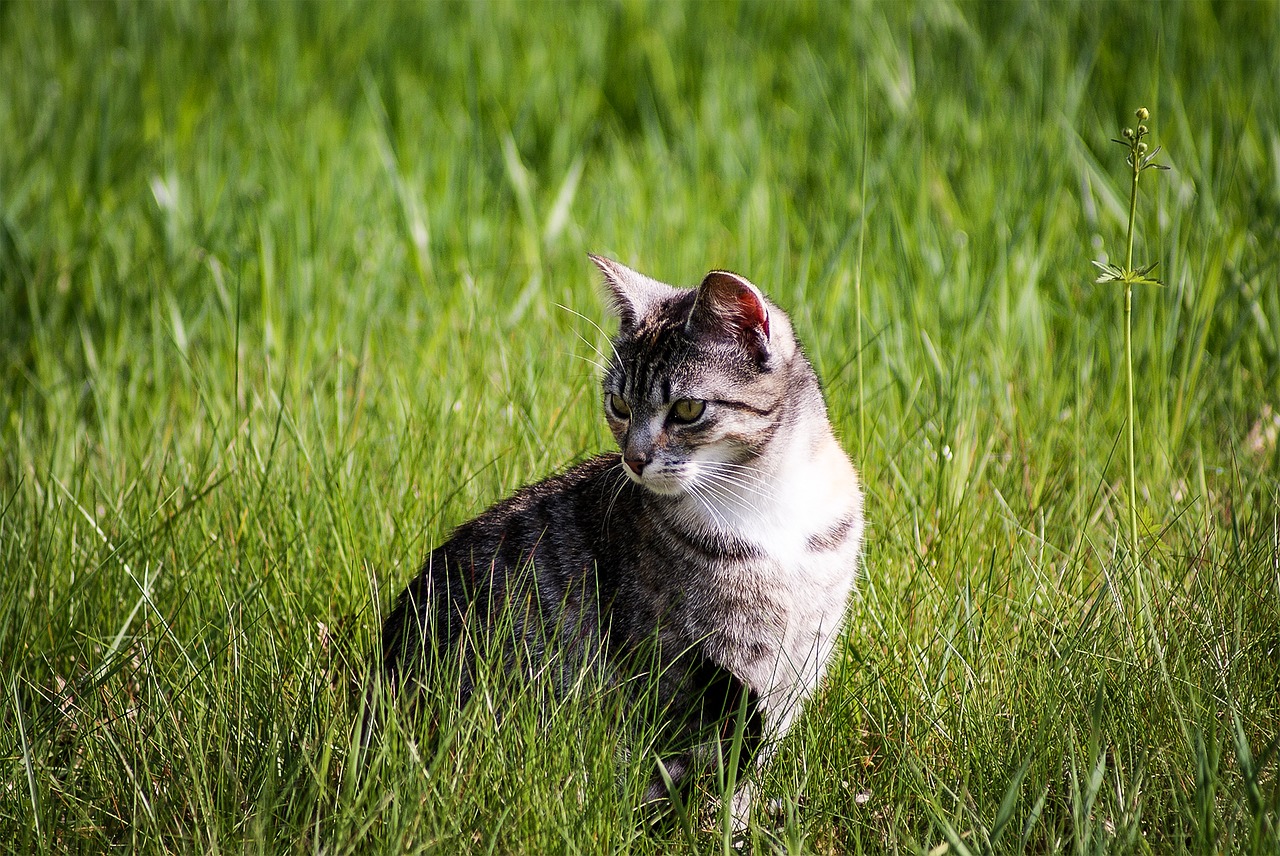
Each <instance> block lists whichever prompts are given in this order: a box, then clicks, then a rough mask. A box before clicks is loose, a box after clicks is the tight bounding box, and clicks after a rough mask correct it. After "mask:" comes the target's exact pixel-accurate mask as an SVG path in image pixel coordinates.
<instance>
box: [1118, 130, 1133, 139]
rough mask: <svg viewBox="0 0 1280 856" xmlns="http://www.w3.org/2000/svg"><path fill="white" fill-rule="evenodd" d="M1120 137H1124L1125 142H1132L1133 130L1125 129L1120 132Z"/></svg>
mask: <svg viewBox="0 0 1280 856" xmlns="http://www.w3.org/2000/svg"><path fill="white" fill-rule="evenodd" d="M1120 136H1122V137H1124V138H1125V139H1126V140H1132V139H1133V128H1125V129H1124V130H1123V131H1121V132H1120Z"/></svg>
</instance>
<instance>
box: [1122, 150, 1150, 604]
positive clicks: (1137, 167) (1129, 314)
mask: <svg viewBox="0 0 1280 856" xmlns="http://www.w3.org/2000/svg"><path fill="white" fill-rule="evenodd" d="M1129 159H1130V161H1131V162H1132V166H1133V182H1132V184H1131V186H1130V190H1129V232H1128V235H1127V236H1126V238H1125V245H1126V250H1125V260H1124V269H1125V272H1126V274H1127V276H1132V273H1133V224H1134V221H1135V220H1136V219H1137V215H1138V177H1139V176H1140V175H1141V174H1142V157H1141V155H1139V153H1138V144H1137V140H1136V138H1135V141H1134V144H1133V149H1132V153H1131V154H1130V158H1129ZM1124 368H1125V376H1126V379H1127V382H1128V420H1127V421H1128V426H1127V427H1128V432H1129V554H1130V556H1131V557H1132V559H1133V574H1134V581H1135V582H1136V584H1137V586H1138V597H1139V598H1144V592H1143V585H1142V568H1141V565H1140V564H1139V562H1138V556H1139V553H1138V489H1137V477H1136V476H1135V469H1136V467H1135V464H1134V459H1135V454H1134V429H1133V425H1134V412H1133V283H1132V282H1130V281H1129V280H1128V278H1127V277H1126V281H1125V284H1124ZM1138 609H1139V610H1140V611H1143V612H1145V605H1144V604H1143V603H1141V602H1139V604H1138Z"/></svg>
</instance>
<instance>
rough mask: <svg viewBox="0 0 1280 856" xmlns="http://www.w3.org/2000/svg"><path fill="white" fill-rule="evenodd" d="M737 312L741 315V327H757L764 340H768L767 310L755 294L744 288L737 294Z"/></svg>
mask: <svg viewBox="0 0 1280 856" xmlns="http://www.w3.org/2000/svg"><path fill="white" fill-rule="evenodd" d="M738 311H739V312H740V313H742V320H743V325H742V326H743V327H747V328H750V327H759V328H760V332H761V333H763V334H764V337H765V338H766V339H768V338H769V310H767V309H765V308H764V304H763V303H762V302H761V301H760V298H759V297H757V296H756V293H755V292H754V291H752V290H751V289H750V288H747V287H746V286H742V289H741V290H740V291H739V292H738Z"/></svg>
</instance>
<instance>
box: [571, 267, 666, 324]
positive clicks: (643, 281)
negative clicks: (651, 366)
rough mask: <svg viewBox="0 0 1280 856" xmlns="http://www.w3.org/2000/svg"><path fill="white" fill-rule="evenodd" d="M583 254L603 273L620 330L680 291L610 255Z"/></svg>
mask: <svg viewBox="0 0 1280 856" xmlns="http://www.w3.org/2000/svg"><path fill="white" fill-rule="evenodd" d="M587 258H589V259H591V261H592V263H593V264H595V266H596V267H598V268H600V272H601V273H603V274H604V284H605V285H606V286H608V287H609V298H610V303H611V304H612V307H613V312H614V314H615V315H617V316H618V321H619V323H620V324H621V326H622V330H623V331H624V332H625V331H627V330H630V329H632V328H634V327H635V326H636V324H638V323H639V322H640V319H641V318H644V317H645V316H646V315H648V314H649V313H650V312H652V311H653V310H654V308H655V307H657V306H658V305H659V304H660V303H662V302H664V301H666V300H670V299H671V298H673V297H678V296H679V294H680V292H679V289H675V288H672V287H671V286H669V285H666V284H664V283H661V282H658V281H657V280H655V279H650V278H649V277H647V276H645V275H644V274H642V273H639V272H638V271H634V270H632V269H631V268H629V267H627V266H626V265H624V264H621V263H620V262H615V261H614V260H613V259H606V258H605V257H604V256H597V255H595V254H593V253H588V254H587Z"/></svg>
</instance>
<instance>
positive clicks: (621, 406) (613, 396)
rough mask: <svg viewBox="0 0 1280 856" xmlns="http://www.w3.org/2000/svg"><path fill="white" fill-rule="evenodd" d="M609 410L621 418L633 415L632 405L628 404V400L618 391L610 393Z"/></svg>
mask: <svg viewBox="0 0 1280 856" xmlns="http://www.w3.org/2000/svg"><path fill="white" fill-rule="evenodd" d="M608 400H609V411H610V412H611V413H613V415H614V416H616V417H618V418H619V419H628V418H630V417H631V405H629V404H627V400H626V399H625V398H623V397H622V396H621V395H618V394H617V393H613V392H611V393H609V399H608Z"/></svg>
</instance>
